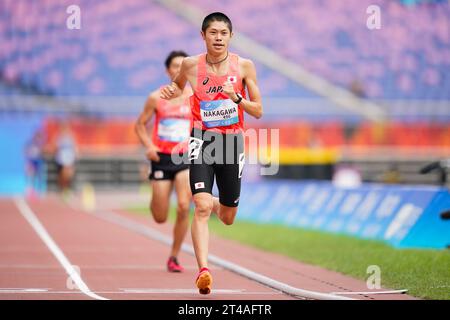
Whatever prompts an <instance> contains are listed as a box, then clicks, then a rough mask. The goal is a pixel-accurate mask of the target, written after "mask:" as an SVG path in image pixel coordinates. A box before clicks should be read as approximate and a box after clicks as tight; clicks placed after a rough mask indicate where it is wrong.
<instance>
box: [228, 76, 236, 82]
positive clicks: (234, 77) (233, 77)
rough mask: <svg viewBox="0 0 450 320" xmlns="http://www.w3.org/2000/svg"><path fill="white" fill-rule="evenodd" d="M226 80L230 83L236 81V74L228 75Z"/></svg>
mask: <svg viewBox="0 0 450 320" xmlns="http://www.w3.org/2000/svg"><path fill="white" fill-rule="evenodd" d="M228 81H229V82H231V83H236V82H237V78H236V76H228Z"/></svg>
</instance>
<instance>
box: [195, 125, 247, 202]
mask: <svg viewBox="0 0 450 320" xmlns="http://www.w3.org/2000/svg"><path fill="white" fill-rule="evenodd" d="M188 157H189V161H190V167H189V182H190V185H191V191H192V194H196V193H199V192H207V193H210V194H212V188H213V184H214V178H215V179H216V183H217V189H218V190H219V202H220V203H221V204H222V205H224V206H228V207H237V206H238V205H239V196H240V193H241V176H242V170H243V168H244V162H245V155H244V138H243V136H242V133H233V134H231V133H227V134H223V133H217V132H211V131H205V130H200V129H196V128H194V129H192V132H191V137H190V139H189V151H188Z"/></svg>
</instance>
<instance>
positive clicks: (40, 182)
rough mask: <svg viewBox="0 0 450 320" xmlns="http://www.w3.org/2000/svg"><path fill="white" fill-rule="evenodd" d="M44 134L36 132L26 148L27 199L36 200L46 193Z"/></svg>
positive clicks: (39, 131)
mask: <svg viewBox="0 0 450 320" xmlns="http://www.w3.org/2000/svg"><path fill="white" fill-rule="evenodd" d="M44 144H45V138H44V133H43V132H42V130H41V129H38V130H36V132H35V133H34V134H33V136H32V137H31V139H30V140H29V141H28V142H27V144H26V146H25V159H26V169H25V172H26V176H27V190H26V195H27V197H30V198H34V197H37V196H38V195H39V194H40V193H42V192H45V183H46V181H45V179H46V174H45V171H46V169H45V168H46V167H45V160H44Z"/></svg>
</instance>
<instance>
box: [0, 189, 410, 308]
mask: <svg viewBox="0 0 450 320" xmlns="http://www.w3.org/2000/svg"><path fill="white" fill-rule="evenodd" d="M15 201H16V200H14V199H5V198H4V199H1V200H0V214H1V216H2V217H1V218H2V224H1V226H0V244H1V247H0V299H93V298H106V299H183V300H188V299H189V300H192V299H207V300H209V299H221V300H233V299H240V300H241V299H242V300H246V299H250V300H275V299H296V298H295V297H292V296H289V295H286V294H284V293H282V292H280V291H278V290H275V289H272V288H269V287H267V286H265V285H262V284H260V283H257V282H255V281H253V280H250V279H247V278H244V277H242V276H240V275H238V274H235V273H233V272H231V271H228V270H224V269H223V268H221V267H217V266H214V265H211V266H210V267H211V269H212V273H213V277H214V283H213V293H212V294H211V295H208V296H202V295H199V294H198V293H197V290H196V288H195V285H194V279H195V276H196V272H197V266H196V262H195V259H194V257H193V256H191V255H189V254H187V253H184V252H182V253H181V255H180V257H179V258H180V261H181V262H182V263H183V265H184V266H185V269H186V271H185V272H184V273H182V274H171V273H168V272H167V271H166V269H165V260H166V258H167V254H168V251H169V248H168V246H167V245H166V244H163V243H161V242H159V241H156V240H154V239H150V238H148V237H146V236H144V235H141V234H139V233H137V232H135V231H133V230H131V229H129V228H127V227H126V226H123V225H118V224H115V223H111V222H109V221H106V220H104V219H103V218H100V217H98V216H96V214H95V213H87V212H85V211H83V210H81V209H79V208H76V207H74V206H73V205H72V206H69V205H68V204H66V203H64V202H62V201H61V200H60V198H59V197H56V196H48V197H46V198H45V199H41V200H34V201H28V202H27V203H26V205H27V206H28V207H29V208H30V209H31V212H32V213H33V214H34V215H35V216H36V217H37V219H38V220H39V222H40V223H41V224H42V226H43V227H44V228H45V230H46V232H47V233H48V235H49V236H50V237H51V239H52V240H53V241H54V243H55V244H56V246H57V247H58V248H57V249H58V250H59V251H60V252H61V254H62V255H63V256H64V257H65V258H67V260H68V262H70V264H71V265H76V266H78V267H79V268H80V270H81V281H82V282H83V284H85V285H86V288H84V293H83V292H81V291H80V290H78V289H77V288H76V287H75V288H74V284H73V281H72V280H71V279H70V278H69V279H68V275H67V271H66V269H65V268H64V267H63V265H62V264H61V263H60V261H59V260H57V258H56V257H55V255H54V253H53V252H52V251H51V248H49V247H48V245H47V244H45V243H44V242H43V240H42V239H41V238H40V237H39V236H38V234H37V233H36V231H35V230H34V229H33V228H32V227H31V225H30V223H29V222H28V221H27V220H26V219H25V217H24V215H23V213H21V210H19V207H18V205H17V203H16V202H15ZM100 207H101V206H100ZM22 211H23V208H22ZM102 214H103V215H105V214H106V215H109V214H111V215H120V216H121V217H124V218H126V219H127V220H129V221H130V220H131V221H133V222H137V223H139V224H140V225H141V226H145V227H146V228H151V229H153V230H158V231H160V232H162V233H164V234H166V235H168V236H170V234H171V226H170V225H169V224H164V225H157V224H155V223H153V222H152V221H151V220H150V219H149V218H148V217H145V216H139V215H135V214H129V213H126V212H124V211H121V212H119V211H116V212H115V213H114V212H108V211H107V210H106V211H102ZM187 243H188V244H190V243H191V241H190V235H189V234H188V235H187ZM54 250H55V249H54ZM210 253H211V254H213V255H216V256H219V257H220V258H222V259H226V260H227V261H230V262H233V263H236V264H239V265H240V266H242V267H245V268H248V269H251V270H252V271H255V272H258V273H261V274H263V275H265V276H268V277H270V278H273V279H275V280H278V281H281V282H284V283H286V284H289V285H291V286H294V287H299V288H302V289H306V290H313V291H318V292H324V293H330V292H343V291H368V289H367V287H366V286H365V282H364V281H360V280H355V279H352V278H350V277H347V276H343V275H341V274H338V273H335V272H331V271H327V270H324V269H322V268H318V267H314V266H310V265H306V264H302V263H299V262H297V261H293V260H291V259H288V258H286V257H283V256H280V255H276V254H271V253H266V252H262V251H259V250H255V249H253V248H249V247H246V246H243V245H241V244H237V243H234V242H232V241H228V240H223V239H219V238H217V237H214V236H211V245H210ZM66 267H67V266H66ZM86 289H87V290H90V291H87V292H88V293H89V292H91V295H88V294H86ZM383 290H384V289H383ZM92 292H93V293H94V294H93V295H92ZM349 297H353V298H357V299H412V297H410V296H408V295H405V294H389V295H356V296H355V295H349Z"/></svg>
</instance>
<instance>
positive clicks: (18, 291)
mask: <svg viewBox="0 0 450 320" xmlns="http://www.w3.org/2000/svg"><path fill="white" fill-rule="evenodd" d="M119 290H120V291H97V293H99V294H124V295H128V294H157V295H162V294H171V295H174V294H175V295H177V294H180V295H181V294H196V293H198V290H194V289H119ZM11 293H16V294H24V293H27V294H36V293H40V294H83V293H82V292H80V291H61V290H59V291H51V290H46V289H2V290H0V295H1V294H11ZM213 294H225V295H226V294H230V295H231V294H232V295H261V296H264V295H274V294H283V293H282V292H275V293H273V292H268V291H266V292H262V291H242V290H230V289H215V290H214V292H213Z"/></svg>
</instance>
